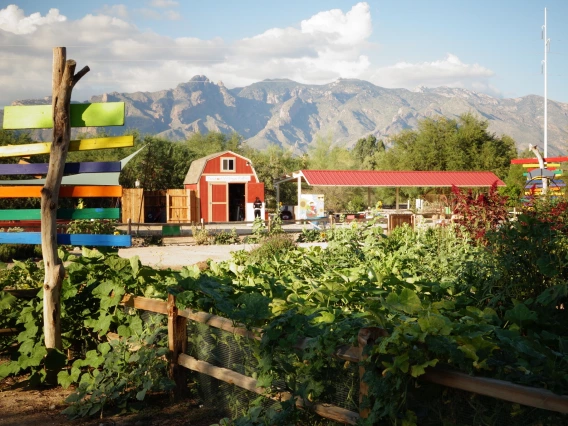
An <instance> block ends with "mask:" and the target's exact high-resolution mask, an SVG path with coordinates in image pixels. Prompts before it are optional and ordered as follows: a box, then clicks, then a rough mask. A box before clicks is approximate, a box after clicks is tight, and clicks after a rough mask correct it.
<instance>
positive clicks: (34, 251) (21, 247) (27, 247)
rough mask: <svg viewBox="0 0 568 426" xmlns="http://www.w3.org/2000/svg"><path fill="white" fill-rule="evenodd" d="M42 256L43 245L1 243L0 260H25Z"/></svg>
mask: <svg viewBox="0 0 568 426" xmlns="http://www.w3.org/2000/svg"><path fill="white" fill-rule="evenodd" d="M35 257H42V251H41V245H39V244H38V245H33V244H1V245H0V261H2V262H11V261H12V260H14V259H16V260H25V259H30V258H35Z"/></svg>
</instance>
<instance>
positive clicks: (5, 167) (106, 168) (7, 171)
mask: <svg viewBox="0 0 568 426" xmlns="http://www.w3.org/2000/svg"><path fill="white" fill-rule="evenodd" d="M48 166H49V164H48V163H30V164H0V175H46V174H47V168H48ZM120 170H121V164H120V161H90V162H84V163H66V164H65V169H64V170H63V173H66V174H71V173H106V172H120Z"/></svg>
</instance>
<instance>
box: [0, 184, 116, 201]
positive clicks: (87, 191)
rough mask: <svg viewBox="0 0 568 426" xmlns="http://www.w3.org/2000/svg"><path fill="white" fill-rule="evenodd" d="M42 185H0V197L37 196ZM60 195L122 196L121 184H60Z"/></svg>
mask: <svg viewBox="0 0 568 426" xmlns="http://www.w3.org/2000/svg"><path fill="white" fill-rule="evenodd" d="M42 188H43V186H0V198H28V197H31V198H39V197H41V189H42ZM59 196H60V197H70V198H94V197H122V186H120V185H114V186H98V185H92V186H83V185H82V186H62V187H61V189H60V190H59Z"/></svg>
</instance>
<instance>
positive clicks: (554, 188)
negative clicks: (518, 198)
mask: <svg viewBox="0 0 568 426" xmlns="http://www.w3.org/2000/svg"><path fill="white" fill-rule="evenodd" d="M543 160H544V165H545V167H544V168H541V167H540V165H539V162H538V160H536V159H533V158H516V159H514V160H511V164H520V165H522V166H523V168H525V169H526V172H524V173H523V175H524V176H526V178H527V182H526V184H525V191H524V195H525V196H529V195H541V194H542V193H543V180H544V179H548V189H547V190H548V193H549V194H550V195H553V196H555V195H556V196H560V195H564V193H565V188H566V183H565V182H564V181H563V180H562V179H560V178H561V177H562V170H561V169H560V163H562V162H566V161H568V157H549V158H544V159H543Z"/></svg>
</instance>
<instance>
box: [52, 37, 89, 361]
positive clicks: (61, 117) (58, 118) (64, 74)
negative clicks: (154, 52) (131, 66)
mask: <svg viewBox="0 0 568 426" xmlns="http://www.w3.org/2000/svg"><path fill="white" fill-rule="evenodd" d="M75 66H76V63H75V61H73V60H69V61H67V60H66V49H65V48H64V47H55V48H54V49H53V77H52V92H51V93H52V108H53V112H52V113H53V142H52V144H51V153H50V155H49V167H48V171H47V176H46V180H45V186H44V187H43V188H42V190H41V250H42V253H43V262H44V266H45V279H44V282H43V327H44V333H45V347H46V348H47V349H48V350H49V349H59V350H61V349H62V343H61V302H60V294H61V283H62V281H63V276H64V274H65V269H64V268H63V262H62V261H61V259H59V257H58V255H57V223H56V218H57V203H58V199H59V188H60V186H61V179H62V177H63V169H64V167H65V160H66V158H67V151H68V150H69V141H70V140H71V121H70V116H69V115H70V114H69V109H70V104H71V92H72V91H73V87H74V86H75V84H76V83H77V82H78V81H79V80H80V79H81V77H83V75H85V74H86V73H87V72H89V67H85V68H83V69H82V70H81V71H80V72H79V73H77V74H76V75H74V73H75Z"/></svg>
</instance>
